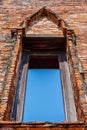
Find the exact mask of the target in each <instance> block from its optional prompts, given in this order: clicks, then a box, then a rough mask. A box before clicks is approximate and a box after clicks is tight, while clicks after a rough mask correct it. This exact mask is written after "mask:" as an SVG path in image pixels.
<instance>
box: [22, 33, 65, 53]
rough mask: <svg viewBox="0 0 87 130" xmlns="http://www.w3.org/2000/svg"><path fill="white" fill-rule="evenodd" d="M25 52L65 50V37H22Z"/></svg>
mask: <svg viewBox="0 0 87 130" xmlns="http://www.w3.org/2000/svg"><path fill="white" fill-rule="evenodd" d="M22 44H23V49H26V50H31V49H32V50H59V51H65V50H66V37H64V36H57V35H27V36H24V37H22Z"/></svg>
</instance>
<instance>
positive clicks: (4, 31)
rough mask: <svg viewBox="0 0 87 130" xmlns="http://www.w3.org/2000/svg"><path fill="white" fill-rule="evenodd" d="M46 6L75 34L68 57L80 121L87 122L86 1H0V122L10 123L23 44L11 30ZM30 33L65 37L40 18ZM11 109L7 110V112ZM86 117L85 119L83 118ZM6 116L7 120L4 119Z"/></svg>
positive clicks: (48, 22) (50, 23)
mask: <svg viewBox="0 0 87 130" xmlns="http://www.w3.org/2000/svg"><path fill="white" fill-rule="evenodd" d="M43 6H46V8H47V9H50V10H52V11H53V12H55V13H56V14H58V15H59V17H60V18H62V19H63V20H64V21H65V22H66V24H67V27H68V28H70V29H73V30H74V32H75V34H76V45H74V44H72V42H70V41H69V42H68V48H67V57H68V64H69V69H70V75H71V80H72V85H73V90H74V97H75V102H76V103H75V104H76V110H77V113H78V114H77V115H78V119H79V120H81V121H84V120H85V121H87V2H86V0H82V1H81V0H79V1H77V0H74V1H71V0H66V1H64V0H59V1H58V0H49V1H48V0H47V1H45V0H41V1H40V0H25V1H24V0H17V1H16V0H7V1H5V0H2V1H0V99H1V100H0V119H1V120H3V119H5V120H9V118H10V113H11V107H12V102H13V96H14V91H15V87H16V80H17V68H18V63H19V57H20V55H21V43H20V42H17V41H16V40H15V39H13V40H11V35H10V34H11V29H12V28H17V27H19V26H20V23H21V22H22V21H24V20H25V19H26V18H27V17H30V16H31V15H32V14H34V13H35V12H36V11H37V10H39V9H40V8H42V7H43ZM39 27H40V28H39ZM27 33H28V34H39V33H40V34H62V31H61V30H59V29H57V26H56V25H55V24H54V23H52V21H49V20H47V19H46V18H43V19H41V20H40V21H38V22H37V23H36V24H34V25H32V27H31V28H29V30H28V31H27ZM7 108H8V109H7ZM84 116H85V118H83V117H84ZM4 117H5V118H4Z"/></svg>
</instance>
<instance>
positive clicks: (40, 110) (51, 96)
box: [23, 69, 65, 122]
mask: <svg viewBox="0 0 87 130" xmlns="http://www.w3.org/2000/svg"><path fill="white" fill-rule="evenodd" d="M64 120H65V115H64V105H63V97H62V90H61V81H60V71H59V70H58V69H29V70H28V78H27V85H26V97H25V105H24V115H23V122H32V121H37V122H38V121H42V122H44V121H48V122H61V121H64Z"/></svg>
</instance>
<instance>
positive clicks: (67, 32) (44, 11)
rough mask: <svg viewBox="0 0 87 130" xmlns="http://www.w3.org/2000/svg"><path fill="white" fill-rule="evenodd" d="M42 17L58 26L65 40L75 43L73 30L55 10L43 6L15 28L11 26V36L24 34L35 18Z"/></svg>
mask: <svg viewBox="0 0 87 130" xmlns="http://www.w3.org/2000/svg"><path fill="white" fill-rule="evenodd" d="M42 17H46V18H48V19H50V20H51V21H53V22H54V23H55V24H56V25H57V26H58V28H60V29H61V30H62V34H63V36H64V37H66V38H67V40H70V41H72V43H74V44H75V45H76V35H75V32H74V30H72V29H70V28H69V26H68V25H67V23H66V22H65V21H64V20H63V19H62V18H60V17H59V16H58V14H56V13H55V12H53V11H52V10H50V9H48V8H46V7H45V6H44V7H43V8H41V9H39V10H38V11H37V12H35V13H34V14H33V15H31V16H30V17H27V18H26V19H25V20H24V21H22V22H21V24H20V26H19V27H17V28H13V29H12V30H11V37H12V38H13V37H15V38H17V37H19V36H21V37H22V36H23V35H26V30H27V28H28V27H29V26H30V25H31V24H32V23H33V22H34V21H36V20H39V19H40V18H42Z"/></svg>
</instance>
